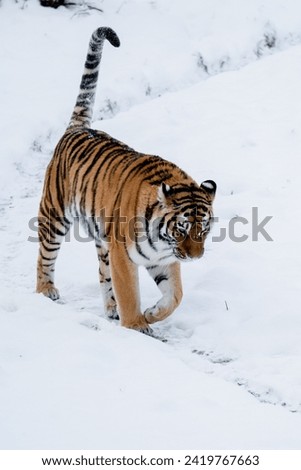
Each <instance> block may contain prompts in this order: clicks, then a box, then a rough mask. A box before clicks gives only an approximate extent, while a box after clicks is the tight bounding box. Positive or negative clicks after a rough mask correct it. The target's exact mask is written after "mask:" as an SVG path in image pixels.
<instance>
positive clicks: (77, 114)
mask: <svg viewBox="0 0 301 470" xmlns="http://www.w3.org/2000/svg"><path fill="white" fill-rule="evenodd" d="M105 39H107V40H108V41H109V42H110V43H111V44H112V45H113V46H114V47H119V46H120V41H119V38H118V36H117V34H116V33H115V31H113V29H111V28H104V27H102V28H98V29H96V31H94V33H93V34H92V36H91V39H90V43H89V49H88V53H87V57H86V62H85V69H84V73H83V76H82V79H81V84H80V89H79V93H78V96H77V100H76V104H75V107H74V110H73V114H72V116H71V120H70V122H69V125H68V128H67V129H70V128H71V127H75V126H77V127H84V128H87V127H90V126H91V120H92V114H93V107H94V101H95V94H96V87H97V80H98V73H99V65H100V61H101V56H102V49H103V44H104V41H105Z"/></svg>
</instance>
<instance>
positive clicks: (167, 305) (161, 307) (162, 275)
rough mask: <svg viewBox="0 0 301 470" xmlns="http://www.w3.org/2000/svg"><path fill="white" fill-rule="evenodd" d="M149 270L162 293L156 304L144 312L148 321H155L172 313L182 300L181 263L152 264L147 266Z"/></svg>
mask: <svg viewBox="0 0 301 470" xmlns="http://www.w3.org/2000/svg"><path fill="white" fill-rule="evenodd" d="M147 271H148V273H149V274H150V275H151V277H152V278H153V279H154V281H155V283H156V284H157V286H158V287H159V289H160V291H161V293H162V297H161V299H160V300H159V301H158V302H157V303H156V305H154V306H153V307H151V308H148V309H146V311H145V312H144V315H145V318H146V321H147V322H148V323H155V322H157V321H160V320H164V319H165V318H167V317H168V316H169V315H171V314H172V312H173V311H174V310H175V309H176V307H177V306H178V305H179V303H180V302H181V300H182V282H181V271H180V263H178V262H176V263H172V264H169V265H167V266H151V267H149V268H147Z"/></svg>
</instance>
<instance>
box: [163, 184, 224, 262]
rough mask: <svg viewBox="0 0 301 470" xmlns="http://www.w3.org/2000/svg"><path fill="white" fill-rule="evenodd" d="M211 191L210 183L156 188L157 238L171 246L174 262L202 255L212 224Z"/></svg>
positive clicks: (212, 186)
mask: <svg viewBox="0 0 301 470" xmlns="http://www.w3.org/2000/svg"><path fill="white" fill-rule="evenodd" d="M215 192H216V183H215V182H214V181H212V180H206V181H204V182H203V183H202V184H201V185H200V186H198V185H197V184H196V183H190V184H186V185H185V184H177V185H173V186H169V185H167V184H165V183H162V185H161V186H160V187H159V190H158V201H159V208H160V212H161V215H160V219H159V220H160V222H159V224H158V231H159V238H160V239H161V240H164V241H165V242H166V243H167V244H168V245H169V246H170V247H172V250H173V254H174V256H175V257H176V258H177V259H178V260H180V261H189V260H192V259H196V258H200V257H201V256H202V255H203V253H204V244H205V240H206V237H207V235H208V233H209V231H210V227H211V224H212V218H213V210H212V203H213V200H214V197H215Z"/></svg>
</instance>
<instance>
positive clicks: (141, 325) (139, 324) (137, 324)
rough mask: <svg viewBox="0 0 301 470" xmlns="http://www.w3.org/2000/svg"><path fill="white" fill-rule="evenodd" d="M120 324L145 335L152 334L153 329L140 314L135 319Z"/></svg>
mask: <svg viewBox="0 0 301 470" xmlns="http://www.w3.org/2000/svg"><path fill="white" fill-rule="evenodd" d="M122 326H125V327H126V328H130V329H132V330H136V331H140V333H144V334H145V335H149V336H152V333H153V330H152V329H151V327H150V326H149V324H148V323H147V321H146V319H145V317H144V316H143V315H140V316H139V317H138V318H137V319H135V320H134V321H131V322H122Z"/></svg>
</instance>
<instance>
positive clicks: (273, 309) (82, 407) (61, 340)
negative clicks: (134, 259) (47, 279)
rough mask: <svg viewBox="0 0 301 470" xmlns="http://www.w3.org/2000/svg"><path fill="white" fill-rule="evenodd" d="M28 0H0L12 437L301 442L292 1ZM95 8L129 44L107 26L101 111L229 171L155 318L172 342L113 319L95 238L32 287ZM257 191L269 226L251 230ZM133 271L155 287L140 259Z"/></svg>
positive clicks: (136, 132)
mask: <svg viewBox="0 0 301 470" xmlns="http://www.w3.org/2000/svg"><path fill="white" fill-rule="evenodd" d="M20 5H21V3H19V4H17V5H16V4H11V2H8V1H7V2H5V1H4V2H2V6H1V7H0V38H1V49H0V55H1V62H2V64H3V70H2V73H1V75H0V81H1V85H2V86H1V90H3V95H2V97H1V102H2V110H4V112H2V113H1V117H0V135H1V139H0V141H1V144H0V145H1V152H0V158H1V168H2V172H1V178H0V185H1V186H0V190H1V193H0V199H1V200H0V214H1V227H0V228H1V230H0V243H1V244H0V247H1V248H0V257H1V259H0V262H1V284H0V285H1V290H0V324H1V325H0V447H1V448H25V449H26V448H70V449H72V448H87V449H88V448H90V449H92V448H100V447H101V448H107V449H114V448H137V449H139V448H145V449H152V448H171V449H172V448H198V447H200V446H202V447H203V448H206V447H207V448H252V447H253V448H288V449H289V448H300V444H301V438H300V435H301V433H300V429H301V414H300V413H301V372H300V355H301V345H300V330H301V317H300V261H301V260H300V257H301V255H300V250H298V247H299V244H300V242H299V233H300V228H301V227H300V224H301V223H300V220H299V219H298V217H297V214H298V213H299V200H300V189H299V188H300V185H299V181H298V173H299V172H300V162H299V158H300V154H301V130H300V129H301V128H300V123H301V111H300V102H301V90H300V86H299V83H300V77H301V45H299V42H301V41H300V39H301V38H300V31H301V27H300V26H301V25H300V23H301V20H300V18H301V15H300V13H301V11H300V10H301V6H300V4H299V2H296V1H289V2H284V1H281V0H277V1H273V2H267V1H263V0H262V1H260V0H258V1H256V2H252V5H251V2H241V1H240V2H238V1H234V0H232V1H229V2H227V7H225V2H223V1H222V0H215V1H210V2H209V1H205V0H203V1H190V2H188V3H187V8H186V7H185V10H183V6H182V2H180V1H152V2H147V1H138V0H137V1H134V0H128V1H126V2H121V0H120V1H117V0H114V1H110V2H106V1H104V2H102V3H101V5H102V8H103V9H104V11H105V13H104V14H103V15H99V14H97V13H95V12H94V13H93V14H91V15H89V16H86V15H74V12H70V11H66V10H64V9H59V10H58V11H52V10H50V9H42V8H40V7H39V6H38V4H37V2H34V1H33V2H30V4H29V5H28V7H27V8H25V9H20ZM99 24H108V25H111V26H112V27H114V28H115V29H116V30H117V31H118V33H119V34H120V37H121V40H122V47H121V48H120V49H118V50H115V49H113V48H110V46H109V45H106V48H105V52H104V58H103V64H102V66H103V67H102V71H101V79H100V93H99V98H98V100H97V109H96V113H95V115H96V122H95V123H94V126H95V127H96V128H101V129H104V130H105V131H107V132H109V133H110V134H112V135H114V136H115V137H117V138H119V139H121V140H123V141H125V142H126V143H128V144H129V145H131V146H133V147H135V148H136V149H137V150H141V151H145V152H150V153H154V154H160V155H162V156H164V157H165V158H168V159H170V160H172V161H174V162H175V163H177V164H178V165H180V166H181V167H183V169H185V170H187V172H188V173H190V174H191V175H193V177H194V178H195V179H197V180H199V181H202V180H204V179H208V178H210V179H214V180H216V181H217V183H218V195H217V199H216V204H215V214H216V216H217V217H218V221H217V222H216V224H215V227H214V230H213V233H212V236H213V238H212V239H211V240H209V241H208V244H207V251H206V255H205V257H204V258H203V259H202V260H201V261H200V262H195V263H192V264H185V265H183V284H184V299H183V302H182V304H181V306H180V307H179V308H178V310H177V312H175V314H173V315H172V317H170V318H169V319H168V320H166V321H165V322H162V323H161V324H156V325H155V326H154V328H155V331H156V333H157V334H158V335H159V336H162V337H164V338H165V339H167V343H162V342H160V341H158V340H155V339H152V338H148V337H145V336H144V335H141V334H138V333H135V332H132V331H128V330H125V329H122V328H120V327H119V326H118V325H117V323H116V322H109V321H108V320H106V319H105V317H104V313H103V310H102V302H101V298H100V292H99V286H98V278H97V259H96V254H95V249H94V247H93V244H91V243H78V242H75V241H74V240H72V241H71V242H67V243H65V244H64V246H63V248H62V251H61V253H60V256H59V259H58V262H57V272H56V278H57V285H58V287H59V288H60V291H61V294H62V300H61V301H60V303H52V302H50V301H49V300H48V299H46V298H43V297H42V296H38V295H37V294H35V293H34V286H35V263H36V257H37V248H38V247H37V243H32V242H31V243H30V242H28V237H29V236H31V237H33V236H36V233H35V232H33V230H32V229H30V227H29V221H30V220H31V219H32V218H34V217H35V216H36V214H37V208H38V203H39V197H40V193H41V187H42V181H43V175H44V171H45V167H46V165H47V162H48V161H49V159H50V157H51V152H52V149H53V147H54V145H55V143H56V141H57V139H58V138H59V136H60V135H61V133H62V132H63V130H64V126H65V125H66V122H67V121H68V118H69V116H70V113H71V110H72V106H73V104H74V102H75V97H76V93H77V88H78V84H79V79H80V74H81V72H82V67H83V60H84V56H85V53H86V46H87V41H88V39H89V36H90V33H91V31H92V30H93V29H94V28H95V27H97V26H99ZM267 37H268V38H269V39H267ZM271 37H274V39H275V41H274V42H273V41H272V39H271ZM141 38H143V40H141ZM268 44H270V46H269V45H268ZM225 58H227V60H225ZM259 59H260V60H259ZM204 64H205V66H204ZM221 64H223V65H221ZM221 72H226V73H221ZM108 100H110V101H108ZM97 118H98V119H100V118H102V120H101V121H100V120H98V121H97ZM107 118H111V119H107ZM298 170H299V171H298ZM252 208H258V218H259V221H261V220H263V219H264V218H265V217H266V216H272V219H271V220H270V221H269V222H268V223H267V225H266V227H265V228H266V230H267V232H268V233H269V235H270V236H271V238H272V239H273V241H267V240H265V239H264V238H263V237H262V236H261V235H259V237H258V238H259V239H258V241H254V240H252V224H251V219H252ZM237 216H239V217H244V218H245V219H246V220H247V221H248V224H246V225H243V224H242V223H240V224H237V225H236V226H235V235H236V236H241V235H242V234H244V233H245V234H247V235H248V236H249V238H248V240H247V241H244V242H241V243H239V242H234V241H233V240H231V239H230V237H229V223H230V226H231V223H232V222H231V220H233V217H237ZM253 217H254V209H253ZM30 224H31V228H32V227H33V225H32V224H33V221H31V223H30ZM253 227H254V224H253ZM223 228H226V229H227V237H226V239H225V240H224V241H222V242H217V241H214V237H217V236H218V234H219V233H220V230H221V229H223ZM253 232H254V228H253ZM232 238H233V236H232ZM253 238H254V235H253ZM140 287H141V293H142V303H143V308H145V307H147V306H150V305H152V304H153V303H154V301H155V300H156V299H157V298H158V291H157V288H156V286H155V285H153V283H152V281H151V280H150V279H149V278H148V277H147V274H146V273H145V272H144V271H143V270H141V286H140Z"/></svg>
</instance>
